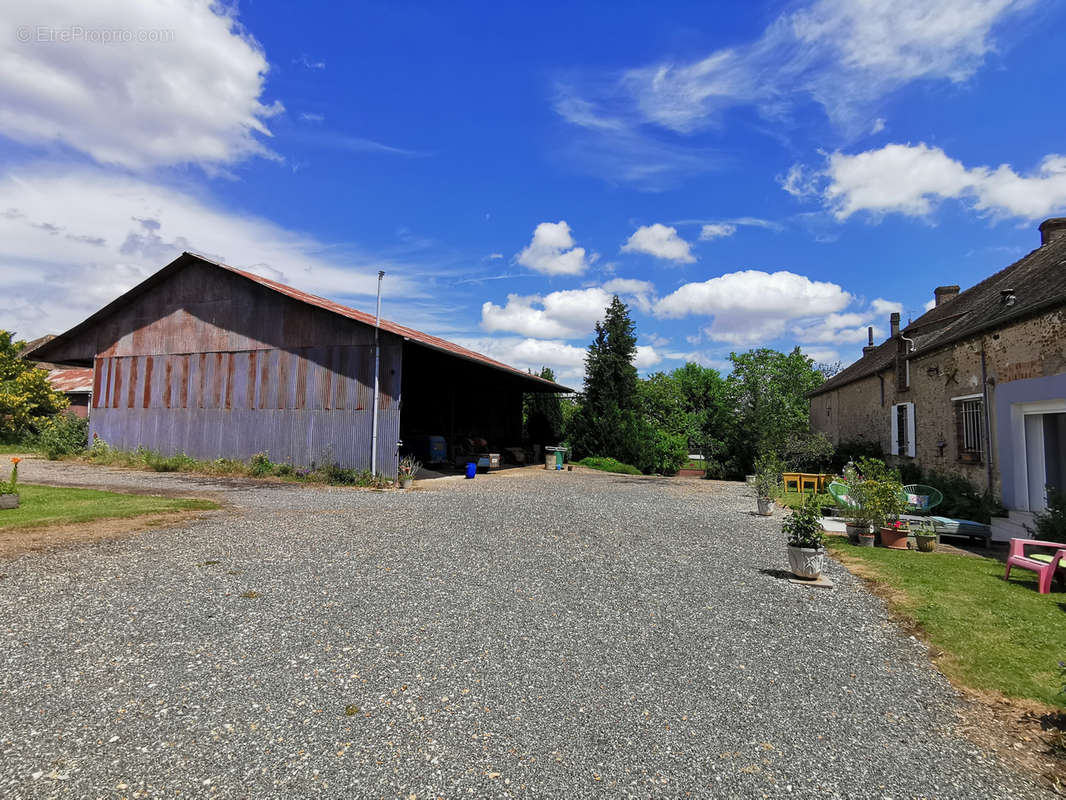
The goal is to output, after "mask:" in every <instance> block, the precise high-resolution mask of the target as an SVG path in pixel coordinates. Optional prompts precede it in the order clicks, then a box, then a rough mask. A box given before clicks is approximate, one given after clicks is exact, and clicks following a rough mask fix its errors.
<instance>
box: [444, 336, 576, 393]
mask: <svg viewBox="0 0 1066 800" xmlns="http://www.w3.org/2000/svg"><path fill="white" fill-rule="evenodd" d="M452 341H453V342H455V343H456V344H458V345H461V346H462V347H466V348H468V349H470V350H473V351H474V352H475V353H483V354H484V355H487V356H489V357H490V358H494V359H496V360H497V361H502V362H503V363H505V364H510V365H511V366H512V367H518V368H519V369H525V370H532V371H534V372H539V371H540V370H541V368H542V367H551V368H552V371H553V372H554V373H555V379H556V380H557V381H559V382H560V383H562V384H563V385H565V386H569V387H570V388H572V389H579V388H580V387H581V383H582V380H583V376H584V372H585V348H583V347H575V346H574V345H572V344H567V343H566V342H563V341H559V340H557V339H536V338H521V337H518V336H496V337H493V336H481V337H470V336H467V337H463V336H460V337H453V338H452Z"/></svg>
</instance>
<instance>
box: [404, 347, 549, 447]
mask: <svg viewBox="0 0 1066 800" xmlns="http://www.w3.org/2000/svg"><path fill="white" fill-rule="evenodd" d="M401 387H402V388H401V393H400V397H401V398H402V404H401V405H402V411H401V413H400V438H401V440H402V441H403V442H404V447H402V448H401V452H412V453H414V454H415V455H417V456H418V457H419V458H420V459H422V460H426V458H427V453H426V452H425V451H424V439H425V438H426V437H429V436H442V437H444V439H445V440H446V442H447V445H448V458H449V460H450V459H452V458H453V452H456V448H458V449H459V450H461V449H462V448H463V445H464V443H465V442H466V440H468V439H484V440H485V443H486V445H485V447H484V449H485V450H487V451H491V452H493V453H501V452H504V451H505V449H506V448H517V447H522V446H523V444H525V442H523V432H522V398H523V395H524V394H525V393H528V392H538V391H540V392H543V391H552V388H553V387H552V385H550V384H545V383H544V382H543V381H540V380H539V379H537V378H534V377H533V376H530V377H529V378H524V377H522V376H521V375H519V374H517V373H516V372H513V371H510V370H507V371H504V370H500V369H495V368H493V367H490V366H487V365H485V364H484V363H480V362H475V361H471V360H468V359H465V358H457V357H456V356H455V355H454V354H452V353H445V352H441V351H439V350H434V349H431V348H428V347H424V346H422V345H419V344H417V343H414V342H410V341H407V342H404V346H403V377H402V383H401ZM560 388H561V387H558V386H556V387H554V390H555V391H556V392H558V391H559V389H560ZM505 460H506V459H505Z"/></svg>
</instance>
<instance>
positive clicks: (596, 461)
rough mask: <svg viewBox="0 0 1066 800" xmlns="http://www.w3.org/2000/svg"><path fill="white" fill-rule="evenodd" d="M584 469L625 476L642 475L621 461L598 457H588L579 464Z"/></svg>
mask: <svg viewBox="0 0 1066 800" xmlns="http://www.w3.org/2000/svg"><path fill="white" fill-rule="evenodd" d="M577 463H578V464H580V465H581V466H583V467H588V468H589V469H598V470H601V471H602V472H620V473H621V474H623V475H640V474H641V471H640V470H639V469H637V468H636V467H634V466H631V465H629V464H623V463H622V462H621V461H616V460H615V459H613V458H600V457H597V456H588V457H586V458H583V459H581V460H580V461H578V462H577Z"/></svg>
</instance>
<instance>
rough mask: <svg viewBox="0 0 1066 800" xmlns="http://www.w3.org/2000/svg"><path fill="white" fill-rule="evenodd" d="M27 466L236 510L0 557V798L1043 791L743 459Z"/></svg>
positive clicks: (1000, 794)
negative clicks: (981, 737)
mask: <svg viewBox="0 0 1066 800" xmlns="http://www.w3.org/2000/svg"><path fill="white" fill-rule="evenodd" d="M24 466H25V469H24V470H23V474H24V476H25V478H26V479H27V480H33V479H38V480H44V479H49V478H51V479H55V480H61V481H63V482H66V483H83V484H94V485H110V486H115V485H123V486H127V487H128V488H142V489H145V488H152V487H157V488H162V489H167V490H172V491H184V492H189V491H192V492H194V493H195V492H197V491H200V492H203V491H211V492H221V493H224V495H225V499H226V501H227V502H228V503H229V504H231V506H232V509H231V511H230V512H229V513H227V514H222V515H217V514H216V515H214V516H212V517H210V518H208V519H204V520H201V521H199V522H195V523H192V524H189V525H188V526H186V527H184V528H181V529H174V530H155V531H151V532H148V533H145V534H143V535H140V536H135V537H132V538H128V539H123V540H115V541H109V542H103V543H99V544H96V545H93V546H80V547H73V548H70V549H66V550H56V551H52V552H48V553H39V554H30V555H26V556H23V557H20V558H18V559H17V560H14V561H8V562H3V563H0V576H2V577H0V631H2V633H3V642H2V651H0V659H2V672H0V795H2V796H4V797H7V798H19V797H50V796H57V797H125V796H151V797H173V796H178V795H181V796H195V797H205V796H217V797H235V798H237V797H242V798H243V797H253V798H258V797H300V796H312V795H314V796H317V795H321V796H330V797H338V798H341V797H343V798H351V797H388V798H395V797H403V798H407V797H411V796H414V797H418V798H423V797H427V798H432V797H438V796H440V797H449V798H451V797H509V796H528V797H545V798H564V797H582V796H603V797H612V798H613V797H671V798H674V797H682V796H692V797H722V798H726V797H744V798H749V797H751V798H758V797H841V798H843V797H847V798H910V797H930V798H1006V797H1033V798H1035V797H1045V796H1046V795H1045V794H1043V793H1042V790H1040V789H1038V788H1037V787H1035V786H1034V785H1033V784H1031V783H1029V782H1028V781H1027V780H1025V779H1023V778H1021V777H1018V776H1016V775H1014V774H1013V773H1011V772H1010V771H1009V770H1008V769H1006V768H1005V767H1002V766H1000V765H998V764H997V763H995V762H994V761H993V760H991V759H990V758H989V757H987V756H985V755H983V754H982V753H981V752H979V751H978V750H977V748H976V747H974V746H973V745H971V744H970V743H969V742H967V741H965V740H963V739H961V738H959V737H957V736H956V735H955V734H954V733H953V732H952V726H953V723H954V720H955V709H956V708H957V704H958V703H959V702H960V701H959V700H958V699H957V698H956V697H955V695H954V694H953V692H952V691H951V689H950V688H949V686H948V684H947V682H946V681H945V680H944V678H943V677H942V676H941V675H940V674H939V673H938V672H936V671H935V670H934V669H933V668H932V667H931V666H930V665H929V661H928V659H927V657H926V654H925V651H924V649H923V647H922V646H921V645H920V644H919V643H917V642H916V641H915V640H913V639H911V638H909V637H907V636H905V635H903V634H902V633H900V632H899V630H898V629H897V628H896V627H895V626H893V625H892V624H891V623H890V622H889V621H888V620H887V618H886V615H885V613H884V610H883V608H882V606H881V604H880V602H879V601H878V600H876V599H875V598H873V597H872V596H870V595H869V594H868V593H867V592H866V591H864V590H863V589H862V588H861V587H860V585H859V584H858V583H857V581H855V580H854V579H852V578H851V577H850V576H849V575H848V574H847V573H846V572H845V571H844V570H843V569H842V568H841V567H839V566H837V565H835V564H833V565H831V566H830V569H829V573H830V576H831V578H832V579H833V580H834V581H835V582H836V587H835V588H834V589H832V590H817V589H812V588H810V587H801V586H795V585H792V584H790V583H789V582H788V581H787V580H786V579H785V577H784V574H783V572H781V570H783V569H784V567H785V555H784V546H783V543H782V539H781V536H780V533H779V520H778V519H771V520H767V519H762V518H757V517H754V516H751V515H750V514H749V513H748V511H749V508H750V507H751V505H752V501H751V500H750V499H748V498H746V497H744V496H743V494H742V492H741V489H740V487H739V486H738V485H735V484H716V483H710V482H704V481H679V480H672V481H669V480H656V479H642V478H629V477H624V476H614V475H607V474H602V473H590V472H574V473H547V472H544V471H543V470H535V469H527V470H519V471H515V472H510V473H500V474H497V475H489V476H479V477H478V478H477V479H476V480H474V481H463V480H452V479H443V480H439V481H430V482H422V483H420V486H421V487H422V488H421V489H419V490H417V491H414V492H408V493H400V492H388V493H378V492H368V491H347V490H323V489H308V488H302V487H293V486H289V485H282V486H265V487H264V486H253V487H249V486H247V485H245V484H242V483H241V482H234V483H226V482H223V483H220V482H217V481H210V480H197V479H190V478H187V477H182V476H160V475H150V474H143V473H129V472H118V471H113V470H102V469H99V468H92V467H81V466H71V465H50V464H47V463H44V462H39V461H36V462H34V461H27V462H24Z"/></svg>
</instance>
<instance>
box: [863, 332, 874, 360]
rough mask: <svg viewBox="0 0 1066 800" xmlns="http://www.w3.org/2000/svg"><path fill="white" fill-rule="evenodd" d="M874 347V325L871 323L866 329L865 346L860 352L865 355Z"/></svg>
mask: <svg viewBox="0 0 1066 800" xmlns="http://www.w3.org/2000/svg"><path fill="white" fill-rule="evenodd" d="M875 349H876V348H875V347H874V326H873V325H871V326H870V327H869V328H867V329H866V347H864V348H863V349H862V354H863V355H866V354H867V353H869V352H870V351H871V350H875Z"/></svg>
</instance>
